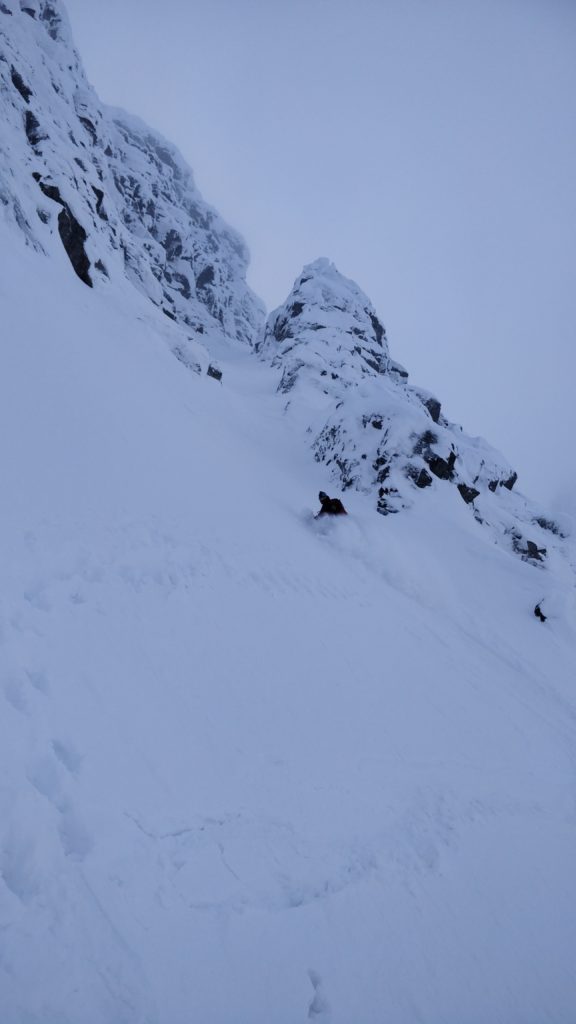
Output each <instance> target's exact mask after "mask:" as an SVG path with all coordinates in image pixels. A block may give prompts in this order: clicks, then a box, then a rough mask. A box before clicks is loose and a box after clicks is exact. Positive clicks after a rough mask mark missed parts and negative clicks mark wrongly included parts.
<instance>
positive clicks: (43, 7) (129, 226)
mask: <svg viewBox="0 0 576 1024" xmlns="http://www.w3.org/2000/svg"><path fill="white" fill-rule="evenodd" d="M0 116H1V117H2V124H3V133H2V140H1V141H0V181H1V182H2V184H1V185H0V215H2V216H3V217H4V218H5V219H7V220H8V221H10V222H11V223H12V224H13V226H14V227H15V228H16V230H19V231H21V232H22V233H23V234H24V237H25V238H26V240H27V242H28V243H29V244H31V245H33V246H34V247H35V248H37V249H38V250H41V251H44V252H47V253H49V252H50V251H53V249H54V243H55V241H56V242H58V241H59V242H60V244H62V245H63V246H64V248H65V251H66V253H67V255H68V257H69V259H70V262H71V264H72V267H73V268H74V271H75V272H76V274H77V275H78V277H79V278H80V279H81V280H82V281H83V282H84V283H85V284H87V285H92V284H95V285H97V284H98V282H99V281H103V280H104V279H105V278H106V277H111V278H115V277H118V276H125V277H128V278H129V280H130V281H131V282H132V284H133V285H134V286H135V287H136V288H138V290H139V291H141V292H142V293H143V294H144V295H146V296H147V297H148V298H149V299H150V301H151V302H153V303H154V304H155V305H156V306H157V307H158V308H160V309H162V310H163V311H164V312H165V314H166V315H167V316H169V317H170V318H172V319H173V320H174V321H176V322H178V323H181V324H183V325H184V326H185V327H186V328H187V329H188V331H189V334H190V337H194V336H196V335H203V339H204V341H208V342H209V340H210V335H211V334H213V335H214V336H218V337H221V336H222V335H224V336H225V337H227V338H229V339H233V340H238V341H241V342H243V343H245V344H252V343H253V341H254V340H255V337H256V335H257V334H258V333H259V332H260V330H261V326H262V323H263V320H264V313H263V307H262V305H261V303H260V302H259V300H258V299H256V297H255V296H254V295H253V293H252V292H251V290H250V289H249V288H248V286H247V284H246V279H245V277H246V268H247V265H248V252H247V249H246V245H245V243H244V241H243V240H242V238H241V237H240V236H239V235H238V234H237V232H236V231H234V230H233V229H232V228H230V227H229V226H228V225H227V224H225V223H224V221H223V220H222V218H221V217H220V216H219V214H218V213H217V212H216V211H215V210H214V209H213V208H212V207H211V206H209V205H208V204H207V203H206V202H205V201H204V199H203V198H202V196H201V195H200V193H199V192H198V189H197V188H196V186H195V183H194V178H193V175H192V172H191V170H190V168H189V167H188V166H187V165H186V163H185V161H184V160H183V158H182V157H181V155H180V154H179V153H178V151H177V150H176V149H175V147H174V146H172V145H171V144H170V143H168V142H166V140H164V139H163V138H162V137H161V136H159V135H158V134H157V133H156V132H154V131H153V130H152V129H150V128H149V127H148V126H147V125H145V124H143V123H142V122H141V121H139V120H138V119H137V118H133V117H130V116H129V115H128V114H126V113H124V112H123V111H119V110H112V109H110V108H107V107H105V106H104V105H103V104H102V103H101V102H100V101H99V99H98V97H97V96H96V94H95V92H94V90H93V89H92V88H91V87H90V85H89V83H88V82H87V80H86V77H85V74H84V71H83V68H82V64H81V61H80V58H79V56H78V54H77V52H76V50H75V48H74V45H73V42H72V38H71V34H70V29H69V24H68V19H67V16H66V12H65V10H64V7H63V5H62V4H61V2H60V0H30V2H26V3H22V4H19V3H16V0H4V2H3V4H2V7H1V8H0ZM56 197H58V198H56ZM46 200H48V202H47V201H46ZM54 202H56V203H57V204H58V207H57V208H56V209H55V208H54V205H53V204H54ZM100 268H104V269H103V270H101V269H100Z"/></svg>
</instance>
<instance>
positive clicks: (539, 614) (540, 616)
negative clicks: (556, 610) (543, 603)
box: [534, 602, 548, 622]
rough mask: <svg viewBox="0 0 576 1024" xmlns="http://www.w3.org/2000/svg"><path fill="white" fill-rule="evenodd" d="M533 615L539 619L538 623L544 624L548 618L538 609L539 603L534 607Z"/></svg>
mask: <svg viewBox="0 0 576 1024" xmlns="http://www.w3.org/2000/svg"><path fill="white" fill-rule="evenodd" d="M534 615H535V616H536V618H537V619H540V622H546V619H547V618H548V616H547V615H544V612H543V611H542V609H541V607H540V602H539V603H538V604H537V605H536V607H535V609H534Z"/></svg>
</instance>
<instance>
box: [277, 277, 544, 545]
mask: <svg viewBox="0 0 576 1024" xmlns="http://www.w3.org/2000/svg"><path fill="white" fill-rule="evenodd" d="M257 349H258V352H259V354H260V356H261V358H263V359H266V360H267V361H269V362H270V363H271V365H272V366H273V367H275V368H276V369H277V371H278V385H277V386H278V391H279V393H280V394H281V395H282V396H283V399H284V400H285V410H286V413H287V414H288V415H291V416H292V417H293V419H294V421H295V423H298V424H299V425H300V428H301V430H302V432H303V434H304V436H305V437H308V438H309V441H310V443H311V445H312V450H313V452H314V456H315V458H316V460H317V461H318V462H319V463H322V464H324V465H325V466H327V467H329V470H330V473H331V475H332V478H333V479H334V480H335V481H336V482H337V484H338V485H339V486H340V488H341V489H342V490H343V491H346V490H349V489H356V490H360V491H363V492H364V493H366V494H370V495H372V496H373V500H374V503H375V507H376V509H377V510H378V512H380V513H381V514H382V515H389V514H393V513H397V512H399V511H401V510H402V509H406V508H409V507H410V505H412V504H413V502H414V501H416V500H424V492H429V491H430V490H434V489H437V488H447V489H448V491H449V492H450V493H453V494H454V495H455V496H456V498H457V500H458V501H460V500H462V501H464V503H465V504H466V505H468V506H469V507H470V509H471V511H472V513H473V515H474V518H475V519H476V520H477V522H478V523H479V524H482V525H483V526H484V527H485V528H487V529H489V530H491V531H492V533H493V535H494V536H495V538H496V539H497V540H498V542H499V543H501V544H503V545H505V546H506V547H507V548H508V549H509V550H512V551H514V552H516V553H517V554H519V555H520V556H521V557H522V558H524V559H526V560H528V561H532V562H533V563H536V562H540V561H541V560H542V559H543V558H544V557H545V555H546V549H545V547H544V546H543V544H541V543H540V537H539V536H534V537H530V539H528V538H527V537H526V532H527V530H530V531H531V532H532V533H533V531H534V524H538V522H540V524H541V526H540V529H539V530H538V527H536V528H537V530H538V533H540V531H541V530H543V529H544V525H542V524H545V523H546V522H547V521H548V520H546V518H545V517H542V516H540V519H539V518H538V514H537V512H536V511H535V509H534V508H533V507H532V506H531V505H530V504H529V503H528V502H527V500H526V499H525V498H524V497H523V496H521V495H517V494H516V493H511V492H512V489H513V487H514V484H515V483H516V479H517V476H516V473H515V472H514V470H513V469H512V467H511V466H510V465H509V464H508V463H507V461H506V459H505V458H504V457H503V456H502V455H501V454H500V453H499V452H497V451H496V450H495V449H493V448H492V447H491V446H490V445H489V444H487V442H486V441H484V440H483V439H482V438H478V437H470V436H469V435H467V434H466V433H465V432H464V431H463V430H462V428H461V427H460V426H458V425H457V424H454V423H451V422H450V421H449V420H448V419H447V418H446V417H445V415H444V414H443V411H442V406H441V403H440V401H439V399H438V398H436V397H435V396H434V395H432V394H431V393H430V392H429V391H425V390H423V389H422V388H419V387H414V386H412V385H411V384H409V382H408V374H407V371H406V370H404V369H403V368H402V367H399V364H397V363H395V362H394V361H393V360H392V359H391V358H390V354H389V351H388V343H387V339H386V333H385V330H384V327H383V325H382V321H381V319H380V317H379V316H378V314H377V312H376V311H375V309H374V307H373V306H372V303H371V302H370V300H369V299H368V297H367V296H366V295H365V294H364V293H363V292H362V291H361V289H360V288H359V287H358V286H357V285H356V284H355V283H354V282H353V281H349V280H348V279H347V278H345V277H343V276H342V275H341V274H340V273H339V272H338V270H337V269H336V267H335V266H334V265H333V264H332V263H330V262H329V261H328V260H326V259H320V260H317V261H316V262H315V263H311V264H310V265H308V266H306V267H305V268H304V270H303V271H302V274H301V275H300V277H299V278H297V280H296V282H295V284H294V288H293V289H292V292H291V293H290V295H289V296H288V298H287V300H286V302H285V303H283V305H282V306H280V307H279V308H278V309H276V310H275V311H274V312H273V313H272V314H271V315H270V317H269V318H268V322H267V324H266V327H265V330H264V332H263V334H262V336H261V339H260V341H259V343H258V345H257ZM420 495H422V498H420Z"/></svg>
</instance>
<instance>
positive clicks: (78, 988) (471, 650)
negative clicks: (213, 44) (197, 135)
mask: <svg viewBox="0 0 576 1024" xmlns="http://www.w3.org/2000/svg"><path fill="white" fill-rule="evenodd" d="M0 43H1V55H2V59H0V78H1V81H0V104H1V105H2V111H3V114H4V115H5V116H4V120H3V129H2V135H1V137H0V210H1V211H2V217H3V221H2V233H1V236H0V259H1V263H2V274H0V307H1V309H2V327H3V333H2V344H1V345H0V438H1V439H2V441H1V443H0V458H1V462H2V484H3V489H2V493H3V498H2V502H1V503H0V564H2V585H1V589H0V712H1V713H0V1020H1V1021H2V1024H4V1022H6V1024H80V1022H81V1024H190V1022H191V1021H193V1022H200V1021H201V1022H202V1024H270V1022H271V1021H273V1022H274V1024H305V1022H306V1021H311V1020H313V1021H316V1022H317V1024H383V1022H384V1021H386V1022H393V1024H416V1022H419V1024H439V1022H441V1024H487V1022H491V1024H492V1022H502V1024H512V1022H513V1024H520V1022H522V1024H542V1022H543V1021H553V1022H554V1024H573V1020H574V1008H575V1007H576V978H575V974H574V969H573V949H574V946H575V943H576V913H575V909H576V876H575V873H574V867H573V865H574V861H575V855H576V817H575V814H574V793H575V783H576V758H575V750H576V742H575V741H576V692H575V688H574V678H575V671H574V667H575V664H576V592H575V588H574V574H573V565H574V562H575V556H574V548H573V544H572V542H571V540H570V539H569V538H567V537H562V536H560V535H559V534H554V533H553V532H552V529H558V528H557V527H556V526H555V524H554V523H552V521H547V520H545V519H544V517H542V519H543V523H544V525H542V523H540V524H538V523H535V522H534V518H535V517H537V516H538V513H537V512H536V510H534V509H533V508H532V506H531V505H530V504H529V503H528V502H527V501H526V499H524V498H523V497H522V495H517V494H516V492H515V490H512V489H511V488H512V485H513V483H514V480H513V471H512V468H511V467H510V466H508V464H507V463H506V460H505V459H503V457H501V456H500V455H499V454H498V453H497V452H494V451H493V450H492V449H490V448H489V446H488V445H486V443H485V442H484V441H482V440H479V439H474V438H469V437H467V436H466V435H465V434H464V433H463V432H462V431H461V430H460V428H459V427H457V426H455V425H454V424H451V423H450V422H449V421H448V420H446V419H445V417H444V416H443V413H442V410H441V408H440V405H439V402H438V400H437V399H436V398H435V397H434V396H432V395H430V394H429V393H426V392H424V391H422V390H421V389H418V388H414V387H412V386H411V385H410V384H408V381H407V375H406V371H404V370H403V368H402V367H400V366H399V365H398V364H396V363H394V362H393V361H392V360H391V359H390V355H389V352H388V347H387V339H386V335H385V332H384V329H383V327H382V324H381V321H380V319H379V317H378V315H377V313H376V311H375V310H374V308H373V306H372V305H371V303H370V302H369V300H368V299H367V297H366V296H365V295H363V293H362V292H361V290H360V289H359V288H358V286H357V285H355V284H354V283H353V282H350V281H346V280H345V279H344V278H342V277H341V275H339V274H338V273H337V271H336V270H335V268H333V267H332V265H331V264H330V263H329V262H328V261H326V260H320V261H316V263H314V264H311V265H310V267H308V268H305V271H304V273H303V274H302V275H301V277H300V278H299V279H298V282H297V284H296V286H295V289H294V291H293V293H292V295H291V297H290V298H289V300H288V302H287V303H286V304H285V305H284V306H283V307H282V308H281V309H280V310H278V311H276V313H275V314H272V317H271V318H270V319H269V321H268V324H267V325H266V326H265V327H263V325H262V314H261V308H260V305H259V303H258V301H257V300H255V299H254V297H253V296H252V295H251V293H250V291H249V290H248V289H247V287H246V285H245V281H244V271H245V261H246V252H245V248H244V246H243V243H241V241H240V240H239V239H238V237H237V236H236V235H235V233H234V232H233V231H232V230H231V229H229V228H227V227H226V226H225V225H224V224H223V222H222V221H221V220H220V218H219V217H218V215H217V214H216V213H215V212H214V211H212V210H210V208H209V207H207V206H206V205H205V204H204V203H203V201H202V199H201V197H200V196H199V194H198V193H197V191H196V189H195V187H194V184H193V180H192V177H191V175H190V172H189V170H188V169H187V168H186V167H185V165H183V164H182V162H181V158H180V157H179V156H178V154H177V153H176V151H175V150H174V149H173V148H172V147H171V146H170V145H169V144H168V143H165V142H164V141H163V140H162V139H161V138H160V137H159V136H157V135H156V133H154V132H151V131H150V130H149V129H148V128H146V126H143V125H142V124H141V123H140V122H139V121H137V119H134V118H130V117H128V115H125V114H122V113H118V112H115V111H111V110H109V109H107V108H103V107H102V106H101V105H100V104H99V103H98V100H97V98H96V96H95V95H94V93H93V91H92V90H91V88H90V86H89V85H88V84H87V83H86V80H85V77H84V75H83V72H82V68H81V64H80V60H79V58H78V56H77V54H76V53H75V51H74V48H73V44H72V42H71V39H70V33H69V28H68V23H67V19H66V15H65V12H64V9H63V7H62V5H61V4H60V3H59V2H56V0H53V2H49V0H22V2H21V3H20V4H18V3H16V0H0ZM27 114H31V115H32V117H29V116H27ZM108 150H110V152H108ZM34 175H36V176H37V177H36V178H35V177H34ZM151 203H152V206H153V208H152V206H151V205H150V204H151ZM176 236H178V237H176ZM47 257H48V258H47ZM71 263H72V264H73V266H74V267H75V270H76V273H74V272H73V269H72V266H71ZM99 263H101V265H102V266H101V267H99V265H98V264H99ZM208 267H211V268H212V274H210V273H207V274H205V273H204V271H206V270H207V268H208ZM102 268H104V269H102ZM203 274H204V277H203V278H202V275H203ZM181 277H185V278H186V280H187V281H188V284H189V286H190V294H189V295H188V294H187V288H186V286H185V283H184V282H183V281H182V280H181ZM89 283H90V284H91V285H92V287H88V286H87V285H88V284H89ZM166 312H167V313H168V314H169V315H168V316H166V315H165V313H166ZM258 331H260V336H259V342H258V349H259V352H260V355H261V358H259V359H258V358H255V357H254V352H253V350H252V347H251V344H238V341H242V342H246V341H247V342H249V343H251V342H252V341H253V340H254V339H255V337H256V335H257V333H258ZM170 350H171V351H170ZM171 352H175V353H176V354H177V355H178V356H179V359H174V358H173V356H172V354H171ZM213 355H217V357H218V363H219V365H220V368H221V370H222V371H223V377H222V379H221V380H217V379H214V378H213V377H210V376H208V375H207V374H197V373H190V372H189V367H190V366H192V365H193V364H195V363H196V362H199V363H200V364H202V365H203V366H204V367H206V365H207V364H208V360H209V359H210V358H212V356H213ZM452 452H454V454H455V458H454V459H451V453H452ZM315 456H316V457H315ZM364 456H365V457H364ZM434 460H436V461H434ZM443 464H444V465H443ZM444 466H447V467H448V469H447V470H446V469H445V468H444ZM384 470H386V471H387V472H386V473H384ZM423 473H426V474H427V475H428V476H430V477H431V483H429V484H428V485H427V486H425V487H422V486H418V483H417V481H418V479H420V483H422V482H423V478H422V474H423ZM379 474H382V479H381V480H379V479H378V476H379ZM442 477H445V478H444V479H443V478H442ZM334 481H337V482H338V484H339V485H340V486H341V487H342V488H343V489H344V490H345V496H344V500H345V502H346V506H347V508H348V512H349V515H348V516H347V517H342V520H343V521H332V520H326V519H320V520H316V519H315V518H314V515H313V512H314V511H315V510H316V507H317V506H316V502H315V495H316V494H317V492H318V490H319V488H324V489H326V490H330V489H331V486H332V485H333V484H334ZM459 483H460V484H462V485H465V486H466V487H474V488H476V489H477V490H478V491H479V494H478V495H476V496H475V497H474V498H473V500H472V501H470V502H469V503H467V502H466V500H462V497H464V498H465V495H462V493H461V492H460V493H459V492H458V489H457V486H456V485H457V484H459ZM494 485H495V486H494ZM380 488H388V493H387V494H386V493H384V494H380V493H379V490H380ZM392 488H395V489H396V490H395V491H394V490H392ZM384 497H385V498H386V505H387V506H388V505H389V507H386V508H385V507H384V502H383V501H382V499H383V498H384ZM395 508H401V509H402V514H401V515H386V516H382V515H379V514H378V512H379V511H392V510H393V509H395ZM523 517H524V518H523ZM479 519H482V520H483V524H482V525H484V526H485V525H486V524H488V528H487V529H480V528H479V523H478V521H477V520H479ZM546 526H547V527H548V529H546ZM537 530H541V531H542V534H539V533H538V532H537ZM513 531H516V532H517V534H518V536H517V537H514V534H513ZM562 532H564V531H562ZM544 534H545V535H546V541H547V543H546V547H547V549H548V550H547V554H546V557H545V558H541V557H535V555H534V552H533V551H532V550H531V549H530V548H529V547H528V540H530V541H531V542H532V543H533V544H535V546H536V548H537V549H538V547H543V546H544V544H543V543H542V542H541V538H542V537H543V536H544ZM495 540H498V543H494V541H495ZM514 541H515V543H514ZM514 546H516V548H517V549H518V551H519V553H520V554H522V555H523V557H522V558H511V557H510V548H514ZM539 554H540V553H539V552H538V550H536V555H539ZM536 603H539V605H540V606H541V607H542V608H543V609H544V611H545V613H546V615H545V621H543V622H542V621H538V620H537V619H536V618H535V616H534V614H533V610H534V607H535V605H536Z"/></svg>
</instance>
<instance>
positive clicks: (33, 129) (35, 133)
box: [24, 110, 46, 148]
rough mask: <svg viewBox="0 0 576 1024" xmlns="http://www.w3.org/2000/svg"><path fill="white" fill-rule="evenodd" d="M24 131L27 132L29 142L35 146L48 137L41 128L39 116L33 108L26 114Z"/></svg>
mask: <svg viewBox="0 0 576 1024" xmlns="http://www.w3.org/2000/svg"><path fill="white" fill-rule="evenodd" d="M24 131H25V132H26V138H27V139H28V142H29V143H30V145H31V146H32V147H33V148H36V146H38V144H39V143H40V142H42V141H43V140H44V139H45V138H46V134H45V133H44V132H43V131H42V129H41V128H40V122H39V120H38V118H37V117H36V115H35V114H33V113H32V111H31V110H27V111H26V113H25V114H24Z"/></svg>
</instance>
